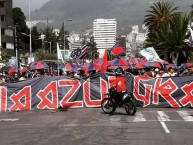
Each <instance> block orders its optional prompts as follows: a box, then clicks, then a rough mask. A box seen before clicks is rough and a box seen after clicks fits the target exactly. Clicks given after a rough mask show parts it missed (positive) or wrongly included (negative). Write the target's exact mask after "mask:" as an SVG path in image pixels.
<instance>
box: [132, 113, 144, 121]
mask: <svg viewBox="0 0 193 145" xmlns="http://www.w3.org/2000/svg"><path fill="white" fill-rule="evenodd" d="M144 121H146V119H145V117H144V115H143V114H142V113H141V112H137V113H136V114H135V118H134V120H133V122H144Z"/></svg>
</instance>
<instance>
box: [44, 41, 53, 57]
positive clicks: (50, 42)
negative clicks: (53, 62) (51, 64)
mask: <svg viewBox="0 0 193 145" xmlns="http://www.w3.org/2000/svg"><path fill="white" fill-rule="evenodd" d="M44 42H46V43H49V44H50V54H51V53H52V41H44Z"/></svg>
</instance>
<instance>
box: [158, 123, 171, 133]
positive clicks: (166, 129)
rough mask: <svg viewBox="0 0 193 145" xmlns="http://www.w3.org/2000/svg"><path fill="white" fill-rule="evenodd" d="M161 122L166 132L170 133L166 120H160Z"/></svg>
mask: <svg viewBox="0 0 193 145" xmlns="http://www.w3.org/2000/svg"><path fill="white" fill-rule="evenodd" d="M160 123H161V125H162V127H163V129H164V130H165V132H166V133H170V131H169V129H168V127H167V126H166V124H165V122H163V121H160Z"/></svg>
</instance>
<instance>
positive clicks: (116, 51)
mask: <svg viewBox="0 0 193 145" xmlns="http://www.w3.org/2000/svg"><path fill="white" fill-rule="evenodd" d="M111 52H112V54H113V55H120V54H123V53H124V52H125V51H124V49H123V47H121V46H117V45H115V46H114V47H113V48H112V49H111Z"/></svg>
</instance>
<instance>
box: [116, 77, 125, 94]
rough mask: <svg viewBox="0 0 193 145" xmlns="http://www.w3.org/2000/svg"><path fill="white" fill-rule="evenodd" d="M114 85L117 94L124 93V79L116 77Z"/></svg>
mask: <svg viewBox="0 0 193 145" xmlns="http://www.w3.org/2000/svg"><path fill="white" fill-rule="evenodd" d="M114 85H115V86H116V88H117V92H123V91H126V79H125V77H121V76H118V77H116V78H115V80H114Z"/></svg>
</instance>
